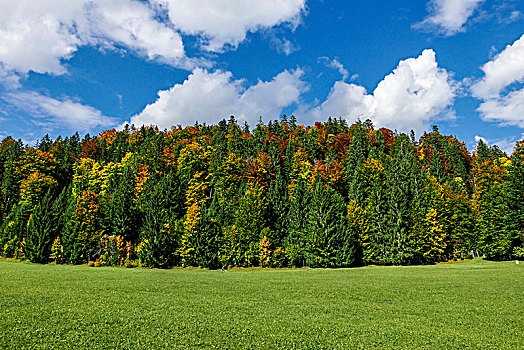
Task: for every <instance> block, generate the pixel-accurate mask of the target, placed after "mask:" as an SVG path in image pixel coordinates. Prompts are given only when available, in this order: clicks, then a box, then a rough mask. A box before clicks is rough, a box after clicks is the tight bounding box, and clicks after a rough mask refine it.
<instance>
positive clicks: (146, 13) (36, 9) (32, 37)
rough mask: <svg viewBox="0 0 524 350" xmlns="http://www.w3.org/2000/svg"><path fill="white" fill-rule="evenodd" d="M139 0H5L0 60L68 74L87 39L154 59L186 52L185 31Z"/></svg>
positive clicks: (22, 68)
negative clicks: (162, 20) (158, 16)
mask: <svg viewBox="0 0 524 350" xmlns="http://www.w3.org/2000/svg"><path fill="white" fill-rule="evenodd" d="M155 15H156V13H155V11H154V10H153V9H152V8H151V7H150V6H148V5H147V4H146V3H143V2H140V1H135V0H112V1H103V0H70V1H61V0H47V1H33V0H18V1H12V0H0V43H1V45H0V62H2V63H3V65H4V68H5V69H6V70H11V71H16V72H18V73H21V74H25V73H27V72H29V71H34V72H38V73H50V74H64V73H66V68H65V67H64V66H63V64H62V61H63V60H67V59H69V58H71V56H72V55H73V53H74V52H75V51H76V50H77V49H78V47H80V46H83V45H99V44H105V45H122V46H124V47H126V48H128V49H130V50H132V51H135V52H137V53H138V54H140V55H143V56H146V57H147V58H149V59H153V58H160V59H162V60H163V61H165V62H167V63H171V64H175V63H176V62H177V60H178V59H182V58H184V47H183V44H182V39H181V36H180V34H179V33H177V32H176V31H175V30H173V29H171V28H169V27H168V26H166V25H165V24H162V23H160V22H158V21H157V20H156V19H155Z"/></svg>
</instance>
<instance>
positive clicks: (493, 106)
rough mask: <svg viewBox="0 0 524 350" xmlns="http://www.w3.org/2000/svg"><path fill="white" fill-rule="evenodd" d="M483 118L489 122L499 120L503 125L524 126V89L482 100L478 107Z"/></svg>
mask: <svg viewBox="0 0 524 350" xmlns="http://www.w3.org/2000/svg"><path fill="white" fill-rule="evenodd" d="M477 110H478V111H479V112H480V114H481V118H482V119H483V120H484V121H488V122H498V123H499V124H500V125H501V126H508V125H513V126H518V127H519V128H524V89H523V90H520V91H514V92H511V93H509V94H508V95H506V96H503V97H499V98H492V99H488V100H485V101H484V102H482V103H481V104H480V106H479V108H478V109H477Z"/></svg>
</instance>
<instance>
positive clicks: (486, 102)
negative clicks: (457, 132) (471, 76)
mask: <svg viewBox="0 0 524 350" xmlns="http://www.w3.org/2000/svg"><path fill="white" fill-rule="evenodd" d="M481 70H482V71H483V72H484V77H483V78H482V79H480V80H478V81H477V82H475V83H474V84H473V85H472V86H471V93H472V95H473V97H476V98H478V99H480V100H482V101H483V102H482V103H481V104H480V106H479V108H478V111H479V112H480V116H481V118H482V119H483V120H485V121H490V122H498V123H499V124H500V125H503V126H506V125H514V126H518V127H521V128H524V88H522V87H521V88H520V89H517V90H513V91H512V89H511V87H512V86H514V85H515V84H521V83H523V82H524V35H522V36H521V37H520V38H519V39H518V40H516V41H515V42H514V43H513V44H512V45H508V46H507V47H506V48H505V49H504V50H503V51H502V52H501V53H499V54H498V55H497V56H495V57H494V58H493V59H492V60H491V61H489V62H487V63H486V64H484V65H483V66H482V67H481Z"/></svg>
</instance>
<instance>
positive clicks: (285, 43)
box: [271, 35, 299, 56]
mask: <svg viewBox="0 0 524 350" xmlns="http://www.w3.org/2000/svg"><path fill="white" fill-rule="evenodd" d="M271 44H272V45H273V47H274V48H275V49H276V50H277V52H278V53H280V54H284V55H286V56H289V55H291V54H292V53H293V52H296V51H298V50H299V46H298V45H297V44H295V43H293V42H291V41H289V40H288V39H286V38H282V39H280V38H278V37H277V36H276V35H273V36H272V37H271Z"/></svg>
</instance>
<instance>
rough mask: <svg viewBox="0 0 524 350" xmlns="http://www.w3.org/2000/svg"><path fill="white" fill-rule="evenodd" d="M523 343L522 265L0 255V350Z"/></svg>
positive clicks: (507, 345) (455, 346)
mask: <svg viewBox="0 0 524 350" xmlns="http://www.w3.org/2000/svg"><path fill="white" fill-rule="evenodd" d="M28 348H31V349H52V348H58V349H70V348H91V349H115V348H125V349H144V348H148V349H159V348H166V349H176V348H180V349H187V348H220V349H227V348H242V349H248V348H254V349H275V348H298V349H305V348H325V349H334V348H352V349H353V348H354V349H359V348H362V349H369V348H391V349H408V348H409V349H415V348H416V349H467V348H470V349H524V264H520V265H516V264H515V262H502V263H495V262H487V261H482V260H473V261H469V262H463V263H455V264H442V265H437V266H420V267H366V268H358V269H340V270H324V269H319V270H307V269H301V270H258V269H255V270H234V271H227V272H225V273H222V272H220V271H205V270H189V269H183V270H180V269H179V270H168V271H162V270H146V269H124V268H90V267H86V266H59V265H36V264H29V263H17V262H10V261H0V349H28Z"/></svg>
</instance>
